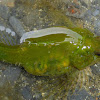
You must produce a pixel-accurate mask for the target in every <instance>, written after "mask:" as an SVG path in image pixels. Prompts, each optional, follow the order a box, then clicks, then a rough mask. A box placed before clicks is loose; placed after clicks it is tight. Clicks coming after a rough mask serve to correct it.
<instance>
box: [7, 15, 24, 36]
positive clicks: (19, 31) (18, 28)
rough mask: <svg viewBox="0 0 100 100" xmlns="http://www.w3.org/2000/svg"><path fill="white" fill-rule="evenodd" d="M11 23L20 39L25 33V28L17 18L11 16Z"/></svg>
mask: <svg viewBox="0 0 100 100" xmlns="http://www.w3.org/2000/svg"><path fill="white" fill-rule="evenodd" d="M9 23H10V25H11V26H12V27H13V29H14V30H15V32H16V33H17V34H18V35H19V36H20V37H21V36H22V35H23V34H24V33H25V30H24V28H23V25H22V23H21V22H20V20H19V19H17V18H16V17H14V16H11V17H10V18H9Z"/></svg>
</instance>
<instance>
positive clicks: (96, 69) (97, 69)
mask: <svg viewBox="0 0 100 100" xmlns="http://www.w3.org/2000/svg"><path fill="white" fill-rule="evenodd" d="M91 69H92V73H94V74H95V75H99V76H100V64H95V65H94V66H91Z"/></svg>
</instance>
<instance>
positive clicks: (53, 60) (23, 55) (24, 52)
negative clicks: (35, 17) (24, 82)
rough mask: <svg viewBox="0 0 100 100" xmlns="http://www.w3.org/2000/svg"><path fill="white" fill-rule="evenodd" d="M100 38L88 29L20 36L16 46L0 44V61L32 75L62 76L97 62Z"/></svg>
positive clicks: (47, 31) (55, 28)
mask: <svg viewBox="0 0 100 100" xmlns="http://www.w3.org/2000/svg"><path fill="white" fill-rule="evenodd" d="M99 53H100V38H99V37H95V36H94V35H93V33H91V32H90V31H88V30H87V29H80V28H72V29H68V28H66V27H51V28H46V29H41V30H37V31H30V32H27V33H25V34H23V35H22V37H21V39H20V44H19V45H7V44H4V43H0V61H4V62H7V63H11V64H18V65H20V66H22V67H24V69H25V70H26V71H27V72H29V73H30V74H33V75H38V76H61V75H63V74H66V73H69V72H70V71H72V70H73V68H75V69H77V70H82V69H84V68H86V67H87V66H89V65H90V64H91V63H96V62H97V61H100V59H99V56H98V55H97V54H99Z"/></svg>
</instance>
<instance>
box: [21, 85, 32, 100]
mask: <svg viewBox="0 0 100 100" xmlns="http://www.w3.org/2000/svg"><path fill="white" fill-rule="evenodd" d="M22 95H23V97H24V99H25V100H33V96H32V94H31V89H30V88H29V86H26V87H23V89H22Z"/></svg>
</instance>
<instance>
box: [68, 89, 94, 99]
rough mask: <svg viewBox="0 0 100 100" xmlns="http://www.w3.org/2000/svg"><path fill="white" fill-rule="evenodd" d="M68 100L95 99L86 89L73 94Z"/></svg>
mask: <svg viewBox="0 0 100 100" xmlns="http://www.w3.org/2000/svg"><path fill="white" fill-rule="evenodd" d="M67 100H95V98H93V97H92V96H91V95H89V94H88V93H87V91H86V90H84V89H82V90H80V91H79V90H78V91H76V92H75V93H74V94H73V95H71V96H68V97H67Z"/></svg>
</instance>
